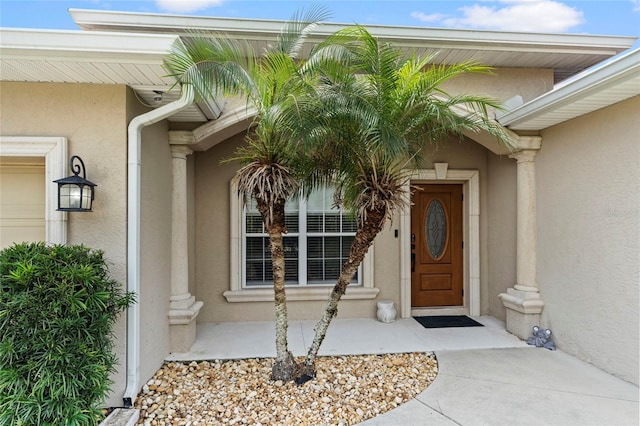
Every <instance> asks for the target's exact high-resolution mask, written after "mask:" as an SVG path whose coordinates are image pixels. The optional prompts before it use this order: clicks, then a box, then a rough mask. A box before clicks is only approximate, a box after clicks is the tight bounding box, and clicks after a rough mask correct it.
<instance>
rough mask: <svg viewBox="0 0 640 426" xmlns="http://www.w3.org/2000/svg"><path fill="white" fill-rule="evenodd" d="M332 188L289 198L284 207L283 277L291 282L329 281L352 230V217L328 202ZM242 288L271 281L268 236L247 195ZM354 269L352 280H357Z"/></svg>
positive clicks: (332, 280)
mask: <svg viewBox="0 0 640 426" xmlns="http://www.w3.org/2000/svg"><path fill="white" fill-rule="evenodd" d="M332 204H333V191H332V190H331V189H330V188H322V189H319V190H317V191H314V192H313V193H312V194H311V195H310V197H309V199H308V200H293V201H290V202H288V203H287V205H286V206H285V223H286V225H287V229H288V233H287V234H286V235H285V236H284V238H283V240H284V241H283V243H284V252H285V279H286V284H287V285H289V286H293V285H298V286H306V285H322V284H326V285H332V284H334V283H335V282H336V279H337V278H338V276H339V274H340V269H341V268H342V264H343V263H344V261H345V260H346V259H347V258H348V256H349V249H350V247H351V243H352V242H353V238H354V235H355V231H356V225H355V220H354V219H352V218H350V217H348V216H347V214H345V212H343V211H341V210H340V209H338V208H335V207H333V206H332ZM243 224H244V259H245V261H244V287H247V288H250V287H259V286H271V285H272V283H273V276H272V271H271V252H270V250H269V238H268V236H267V234H266V233H265V230H264V226H263V224H262V217H261V216H260V213H259V212H258V210H257V208H256V205H255V200H253V199H251V200H247V205H246V208H245V211H244V220H243ZM360 275H361V274H360V273H356V276H354V278H353V281H352V284H351V285H358V283H359V277H360Z"/></svg>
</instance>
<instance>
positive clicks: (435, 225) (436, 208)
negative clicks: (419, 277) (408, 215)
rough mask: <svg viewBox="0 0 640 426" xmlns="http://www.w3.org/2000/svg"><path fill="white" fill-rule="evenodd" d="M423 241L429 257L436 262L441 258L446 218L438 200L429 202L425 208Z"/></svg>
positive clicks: (444, 244) (444, 241) (445, 240)
mask: <svg viewBox="0 0 640 426" xmlns="http://www.w3.org/2000/svg"><path fill="white" fill-rule="evenodd" d="M425 239H426V241H427V248H428V249H429V254H430V255H431V257H433V258H434V259H436V260H437V259H439V258H440V257H442V255H443V254H444V249H445V246H446V244H447V216H446V215H445V213H444V207H443V206H442V203H441V202H440V201H439V200H433V201H431V203H429V207H427V216H426V218H425Z"/></svg>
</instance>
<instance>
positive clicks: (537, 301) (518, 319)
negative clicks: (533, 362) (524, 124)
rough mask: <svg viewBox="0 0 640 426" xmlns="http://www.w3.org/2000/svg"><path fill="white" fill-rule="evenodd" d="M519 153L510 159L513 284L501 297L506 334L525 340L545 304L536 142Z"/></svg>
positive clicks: (538, 142) (537, 140)
mask: <svg viewBox="0 0 640 426" xmlns="http://www.w3.org/2000/svg"><path fill="white" fill-rule="evenodd" d="M526 142H528V143H527V144H526V145H525V147H526V148H527V149H521V150H520V151H518V152H516V153H514V154H512V155H510V156H509V157H510V158H513V159H515V160H516V161H517V165H516V167H517V232H516V238H517V242H516V283H515V285H514V286H513V288H509V289H507V292H506V293H502V294H500V296H499V297H500V298H501V299H502V303H503V304H504V306H505V307H506V308H507V330H508V331H509V332H510V333H512V334H515V335H516V336H518V337H520V338H521V339H526V338H527V337H528V336H530V335H531V329H532V327H533V326H534V325H539V323H540V313H541V312H542V308H543V306H544V302H543V301H542V299H541V298H540V293H539V291H538V284H537V281H536V250H537V248H536V185H535V178H536V175H535V162H534V160H535V156H536V154H537V153H538V149H539V148H540V139H539V138H527V140H526Z"/></svg>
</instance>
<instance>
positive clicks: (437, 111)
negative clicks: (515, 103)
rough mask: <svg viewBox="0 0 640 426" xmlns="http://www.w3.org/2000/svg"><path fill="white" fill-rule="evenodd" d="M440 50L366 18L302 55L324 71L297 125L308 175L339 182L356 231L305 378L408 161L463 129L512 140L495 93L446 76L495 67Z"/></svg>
mask: <svg viewBox="0 0 640 426" xmlns="http://www.w3.org/2000/svg"><path fill="white" fill-rule="evenodd" d="M436 56H437V55H430V56H424V57H417V56H409V57H407V55H406V54H405V53H404V52H403V51H402V50H401V49H399V48H398V47H396V46H394V45H393V44H391V43H389V42H384V41H381V40H380V39H379V38H377V37H374V36H373V35H372V34H371V33H370V32H369V31H368V30H367V29H366V28H365V27H363V26H359V25H356V26H352V27H347V28H345V29H342V30H340V31H338V32H336V33H334V34H333V35H331V36H330V37H328V38H327V40H326V41H325V42H324V43H323V44H322V45H321V46H319V48H317V50H316V51H315V54H314V56H313V57H310V58H309V61H308V62H307V64H306V65H305V66H306V67H307V68H308V69H312V70H314V72H315V73H318V74H319V78H318V79H317V86H316V87H315V92H314V93H313V94H312V95H311V96H310V97H309V98H308V99H307V100H306V101H305V102H304V103H299V105H297V106H296V111H297V112H298V114H299V115H298V124H297V126H298V127H299V130H298V132H299V135H300V137H301V138H303V139H304V140H305V147H306V148H305V152H306V153H308V155H307V157H308V161H306V162H300V163H299V164H300V165H301V166H306V169H304V170H301V171H299V173H298V174H299V175H301V176H303V177H304V178H303V180H307V181H309V180H310V181H311V182H312V184H311V185H310V186H313V183H315V182H318V181H319V180H325V181H326V182H327V183H331V184H333V185H334V186H335V188H336V192H335V204H336V205H337V206H341V207H342V208H343V209H345V210H346V211H347V212H350V213H351V214H352V215H353V216H354V217H355V220H356V234H355V237H354V240H353V243H352V245H351V248H350V251H349V257H348V259H347V260H346V261H345V262H344V264H343V266H342V269H341V272H340V275H339V277H338V279H337V281H336V284H335V286H334V287H333V289H332V291H331V294H330V296H329V300H328V302H327V305H326V308H325V311H324V313H323V315H322V318H321V319H320V321H319V322H318V323H317V325H316V327H315V335H314V339H313V342H312V343H311V345H310V347H309V350H308V353H307V356H306V359H305V361H304V363H303V365H302V366H301V377H300V378H299V380H298V382H304V381H305V380H308V379H309V378H311V377H313V376H314V374H315V359H316V357H317V354H318V351H319V349H320V345H321V344H322V342H323V340H324V338H325V336H326V333H327V330H328V327H329V324H330V323H331V320H332V319H333V318H335V316H336V315H337V313H338V302H339V301H340V299H341V297H342V296H343V295H344V294H345V292H346V289H347V286H348V285H349V283H351V282H352V278H353V277H354V275H355V273H356V271H357V269H358V267H359V266H360V264H361V263H362V261H363V259H364V257H365V255H366V253H367V251H368V250H369V248H370V247H371V245H372V244H373V241H374V239H375V237H376V236H377V235H378V234H379V233H380V231H382V229H383V227H384V225H385V223H387V222H388V221H389V220H390V219H391V217H392V216H393V213H394V212H396V211H398V210H399V209H402V208H404V207H407V206H408V205H409V201H410V194H409V193H408V192H407V188H409V187H410V186H409V182H410V179H411V169H413V168H415V167H416V166H419V165H420V164H421V163H422V164H424V163H426V160H427V156H426V155H425V154H426V149H427V148H429V147H430V148H433V147H437V145H438V144H442V143H444V142H446V141H447V140H448V138H449V137H452V136H453V137H458V138H460V139H462V138H463V136H464V134H465V132H470V133H475V132H488V133H489V134H491V135H493V136H494V137H495V138H496V139H497V140H498V141H500V142H502V143H505V144H507V145H508V144H509V143H510V141H509V138H508V135H507V134H506V133H505V132H504V131H503V129H502V128H501V126H500V125H499V124H498V123H497V122H496V121H495V120H493V119H491V117H490V115H489V111H490V110H491V109H500V105H499V103H498V102H497V101H495V100H493V99H491V98H489V97H486V96H480V95H467V94H462V95H460V94H457V95H450V94H449V93H447V92H446V91H445V90H444V89H443V85H444V84H445V83H447V82H449V81H451V80H452V79H454V78H459V77H461V76H463V75H465V74H472V73H475V74H477V73H483V74H490V73H491V71H492V70H491V68H489V67H486V66H481V65H478V64H475V63H469V62H464V63H459V64H451V65H445V64H441V65H434V63H435V62H436V61H435V59H436Z"/></svg>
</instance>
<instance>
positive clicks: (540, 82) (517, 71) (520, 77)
mask: <svg viewBox="0 0 640 426" xmlns="http://www.w3.org/2000/svg"><path fill="white" fill-rule="evenodd" d="M442 87H443V88H444V89H445V90H447V91H448V92H449V93H450V94H452V95H454V94H460V93H464V94H475V95H489V96H491V97H493V98H495V99H497V100H499V101H506V100H509V99H511V98H513V97H514V96H521V97H522V100H523V102H528V101H530V100H531V99H534V98H537V97H538V96H540V95H542V94H543V93H545V92H548V91H549V90H551V89H553V70H551V69H531V68H496V69H494V70H493V72H492V73H491V74H466V75H463V76H461V77H458V78H456V79H453V80H450V81H448V82H446V83H444V84H443V85H442Z"/></svg>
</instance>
